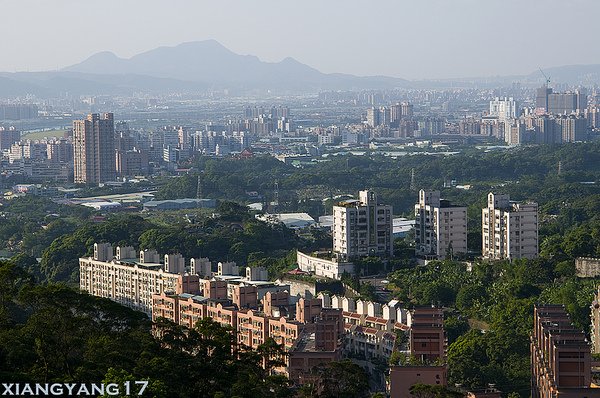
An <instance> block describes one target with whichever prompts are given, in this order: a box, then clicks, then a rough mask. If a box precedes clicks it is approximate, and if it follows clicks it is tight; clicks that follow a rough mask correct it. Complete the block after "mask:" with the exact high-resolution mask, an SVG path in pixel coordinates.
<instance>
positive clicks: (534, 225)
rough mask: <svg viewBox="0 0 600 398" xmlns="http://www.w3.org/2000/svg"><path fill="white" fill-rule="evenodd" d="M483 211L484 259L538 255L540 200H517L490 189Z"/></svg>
mask: <svg viewBox="0 0 600 398" xmlns="http://www.w3.org/2000/svg"><path fill="white" fill-rule="evenodd" d="M481 213H482V214H481V223H482V226H481V233H482V249H481V252H482V256H483V257H484V258H488V259H494V260H502V259H517V258H529V259H532V258H537V256H538V205H537V203H515V202H511V201H510V198H509V196H508V195H498V194H494V193H491V192H490V193H489V194H488V201H487V207H486V208H484V209H482V211H481Z"/></svg>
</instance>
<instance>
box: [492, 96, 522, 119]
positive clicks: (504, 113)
mask: <svg viewBox="0 0 600 398" xmlns="http://www.w3.org/2000/svg"><path fill="white" fill-rule="evenodd" d="M518 113H519V112H518V109H517V101H515V100H514V99H513V98H512V97H511V98H507V97H504V98H500V97H496V98H494V99H493V100H492V101H490V116H496V117H498V119H500V120H508V119H514V118H516V117H517V116H519V115H518Z"/></svg>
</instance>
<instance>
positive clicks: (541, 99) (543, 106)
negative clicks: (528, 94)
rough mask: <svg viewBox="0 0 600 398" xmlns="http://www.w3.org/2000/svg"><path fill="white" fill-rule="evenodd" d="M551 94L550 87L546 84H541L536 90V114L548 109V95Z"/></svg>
mask: <svg viewBox="0 0 600 398" xmlns="http://www.w3.org/2000/svg"><path fill="white" fill-rule="evenodd" d="M550 94H552V89H551V88H550V87H548V86H542V87H540V88H538V89H537V90H536V96H535V109H536V112H537V113H538V114H540V113H545V112H547V111H548V96H549V95H550Z"/></svg>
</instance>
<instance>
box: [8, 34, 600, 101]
mask: <svg viewBox="0 0 600 398" xmlns="http://www.w3.org/2000/svg"><path fill="white" fill-rule="evenodd" d="M545 72H546V74H547V75H549V76H550V77H551V80H552V81H553V82H564V83H571V84H586V85H590V84H595V83H596V82H599V81H600V65H574V66H564V67H556V68H547V69H545ZM515 81H519V82H522V83H526V84H537V83H540V84H541V83H542V82H543V78H542V77H541V74H540V72H539V71H536V72H533V73H531V74H530V75H524V76H505V77H491V78H490V77H488V78H473V79H443V80H422V81H408V80H405V79H400V78H393V77H386V76H365V77H359V76H354V75H348V74H341V73H330V74H326V73H322V72H319V71H318V70H316V69H314V68H312V67H310V66H307V65H304V64H302V63H300V62H298V61H296V60H295V59H293V58H286V59H284V60H283V61H281V62H273V63H271V62H263V61H261V60H260V59H258V58H257V57H255V56H252V55H239V54H236V53H234V52H232V51H230V50H228V49H227V48H225V47H224V46H222V45H221V44H220V43H218V42H217V41H215V40H206V41H199V42H190V43H183V44H180V45H178V46H174V47H159V48H156V49H154V50H150V51H147V52H144V53H141V54H138V55H135V56H133V57H131V58H128V59H126V58H119V57H117V56H116V55H115V54H113V53H111V52H101V53H97V54H95V55H92V56H91V57H89V58H88V59H86V60H85V61H83V62H81V63H78V64H76V65H72V66H69V67H66V68H64V69H62V70H60V71H56V72H32V73H29V72H20V73H0V97H6V96H16V95H24V94H37V95H40V96H51V95H56V94H58V93H66V92H68V93H70V94H73V95H81V94H127V93H132V92H147V93H165V92H184V93H185V92H188V93H193V92H201V91H205V90H207V89H216V90H220V89H231V90H238V91H240V92H242V91H257V90H258V91H266V90H270V91H272V92H278V93H292V92H313V93H314V92H318V91H324V90H362V89H384V88H386V89H392V88H426V87H427V88H435V87H449V86H468V87H473V86H483V87H492V86H494V85H496V86H497V85H505V84H510V83H512V82H515Z"/></svg>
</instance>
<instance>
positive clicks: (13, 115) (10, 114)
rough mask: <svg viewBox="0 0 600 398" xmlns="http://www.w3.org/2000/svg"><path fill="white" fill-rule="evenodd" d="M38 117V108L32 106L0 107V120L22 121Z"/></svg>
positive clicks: (9, 105) (11, 105) (6, 105)
mask: <svg viewBox="0 0 600 398" xmlns="http://www.w3.org/2000/svg"><path fill="white" fill-rule="evenodd" d="M37 117H38V107H37V105H33V104H5V105H0V120H23V119H35V118H37Z"/></svg>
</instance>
